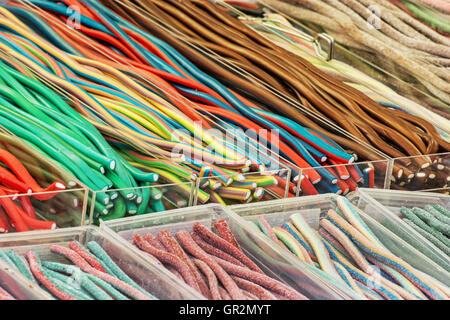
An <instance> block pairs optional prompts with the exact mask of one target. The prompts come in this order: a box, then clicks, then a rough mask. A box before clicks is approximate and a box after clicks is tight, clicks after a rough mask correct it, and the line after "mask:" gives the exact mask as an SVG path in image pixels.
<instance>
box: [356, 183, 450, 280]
mask: <svg viewBox="0 0 450 320" xmlns="http://www.w3.org/2000/svg"><path fill="white" fill-rule="evenodd" d="M349 199H350V200H351V201H352V202H353V203H354V204H355V205H356V206H357V207H358V208H360V209H361V210H363V211H364V212H365V213H367V214H368V215H370V216H371V217H372V218H374V219H375V220H377V221H378V222H379V223H381V224H382V225H384V226H385V227H386V228H388V229H389V230H390V231H392V232H393V233H395V234H396V235H398V236H399V237H401V238H402V239H403V240H405V241H406V242H408V243H409V244H410V245H412V246H413V247H414V248H416V249H417V250H419V251H420V252H421V253H423V254H424V255H425V256H427V257H428V258H430V259H431V260H433V261H434V262H435V263H437V264H438V265H440V266H441V267H442V268H444V269H445V270H447V271H448V272H450V258H449V257H448V256H447V255H446V254H445V253H443V252H442V251H441V250H440V249H439V248H437V247H436V246H435V245H434V244H432V243H431V242H429V241H428V240H427V239H425V238H424V237H423V236H422V235H421V234H420V233H418V232H417V231H416V230H414V229H413V228H412V227H411V226H409V225H408V224H407V223H405V222H403V221H402V219H401V213H400V209H401V207H406V208H408V209H410V208H413V207H419V208H423V207H425V206H426V205H429V204H430V205H432V204H440V205H442V206H443V207H444V208H447V209H450V196H446V195H441V194H434V193H431V192H405V191H394V190H371V189H359V190H358V191H357V192H355V193H354V194H352V195H350V196H349Z"/></svg>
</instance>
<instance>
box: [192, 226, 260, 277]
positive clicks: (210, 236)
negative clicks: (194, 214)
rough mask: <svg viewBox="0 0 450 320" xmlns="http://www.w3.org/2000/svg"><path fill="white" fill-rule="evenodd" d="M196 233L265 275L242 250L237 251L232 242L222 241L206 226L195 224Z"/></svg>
mask: <svg viewBox="0 0 450 320" xmlns="http://www.w3.org/2000/svg"><path fill="white" fill-rule="evenodd" d="M194 232H196V233H197V234H198V235H199V236H200V237H201V238H202V239H203V240H205V241H206V242H207V243H209V244H211V245H213V246H215V247H217V248H219V249H222V250H223V251H225V252H226V253H229V254H231V255H232V256H233V257H235V258H236V259H238V260H239V261H241V262H242V263H243V264H245V265H246V266H247V267H249V268H250V269H252V270H254V271H256V272H259V273H263V272H262V271H261V269H260V268H259V267H258V266H257V265H256V264H255V263H254V262H253V261H252V260H250V259H249V258H248V257H247V256H246V255H245V254H244V253H242V251H241V250H240V249H237V248H236V247H235V246H234V245H232V244H231V243H230V242H228V241H226V240H224V239H222V238H221V237H219V236H217V235H216V234H215V233H214V232H212V231H210V230H208V228H206V227H205V226H204V225H202V224H201V223H199V222H196V223H195V224H194Z"/></svg>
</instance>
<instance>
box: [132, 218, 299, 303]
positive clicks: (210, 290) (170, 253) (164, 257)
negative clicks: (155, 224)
mask: <svg viewBox="0 0 450 320" xmlns="http://www.w3.org/2000/svg"><path fill="white" fill-rule="evenodd" d="M214 226H215V229H216V231H217V232H218V235H216V234H215V233H213V232H212V231H210V230H208V229H207V228H206V227H204V226H203V225H201V224H199V223H195V224H194V228H193V233H192V234H189V233H188V232H184V231H183V232H178V233H176V234H175V235H174V236H175V237H174V236H172V235H171V234H170V232H169V231H167V230H165V231H160V232H159V233H158V234H157V237H155V236H153V235H151V234H146V235H144V236H140V235H138V234H135V235H134V238H133V242H134V244H135V245H136V246H137V247H138V248H140V249H141V250H143V251H145V252H147V253H148V254H149V255H151V256H152V257H153V258H155V259H157V260H159V261H160V262H161V263H163V265H164V266H165V267H166V268H168V269H169V270H172V271H173V268H175V270H176V272H177V273H179V274H181V275H182V276H181V278H180V279H181V280H183V281H184V282H186V283H187V284H188V285H190V286H191V287H193V288H194V289H196V290H197V291H199V292H201V293H202V294H203V295H204V296H205V297H207V298H209V299H214V300H223V299H233V300H234V299H245V298H249V299H256V298H257V299H264V300H269V299H278V297H282V298H284V299H304V297H303V296H302V295H300V294H298V293H297V292H296V291H294V290H293V289H291V288H290V287H288V286H286V285H284V284H282V283H281V282H279V281H277V280H275V279H272V278H270V277H268V276H266V275H265V274H264V273H263V272H262V271H260V269H259V268H258V267H257V266H256V265H254V263H253V262H252V261H251V260H250V259H249V258H248V257H247V256H246V255H245V254H244V253H243V252H242V251H241V249H240V247H239V245H238V243H237V241H236V239H235V238H234V236H233V234H232V232H231V230H230V228H229V226H228V225H227V223H226V222H225V220H217V221H216V222H215V223H214ZM252 268H253V269H252ZM200 279H201V281H199V280H200ZM205 279H206V281H205ZM202 288H203V289H202ZM244 297H245V298H244Z"/></svg>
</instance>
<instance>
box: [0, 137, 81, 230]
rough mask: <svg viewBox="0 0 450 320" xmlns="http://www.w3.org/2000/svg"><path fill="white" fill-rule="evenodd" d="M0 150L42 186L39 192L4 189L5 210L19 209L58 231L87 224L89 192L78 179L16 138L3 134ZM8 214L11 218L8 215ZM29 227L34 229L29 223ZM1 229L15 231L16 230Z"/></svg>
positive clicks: (2, 197) (0, 198)
mask: <svg viewBox="0 0 450 320" xmlns="http://www.w3.org/2000/svg"><path fill="white" fill-rule="evenodd" d="M0 148H1V149H4V150H6V151H7V152H9V153H10V154H11V155H13V156H14V157H15V158H16V159H17V160H19V161H20V163H21V164H22V165H23V166H24V167H25V169H26V170H27V171H28V173H29V174H30V175H31V176H32V177H33V179H34V181H35V183H36V184H37V185H39V186H40V188H39V189H37V188H36V187H34V189H31V187H30V188H29V189H28V190H15V189H12V188H2V190H3V192H2V194H0V201H1V202H2V203H3V202H4V203H3V206H4V205H7V206H8V205H9V206H20V207H21V208H22V209H24V211H25V212H27V213H30V215H32V216H33V215H36V218H37V219H38V220H48V221H53V222H55V224H56V227H58V228H65V227H77V226H82V225H84V224H85V220H86V219H85V215H86V210H87V197H88V191H87V188H86V187H85V186H84V185H83V184H82V183H81V182H80V181H79V180H78V179H77V178H75V177H74V176H73V175H72V174H70V173H68V172H67V171H65V170H64V169H63V168H62V167H61V166H60V165H59V164H58V163H56V162H55V161H53V160H52V159H49V158H48V157H46V156H44V155H43V154H42V153H41V152H39V151H37V150H36V149H34V148H33V147H32V146H31V145H29V144H28V143H26V142H25V141H23V140H21V139H19V138H17V137H15V136H12V135H8V134H6V133H3V132H0ZM5 168H8V167H7V166H6V167H5ZM25 185H27V184H25ZM49 186H51V188H49ZM27 187H29V186H28V185H27ZM32 211H34V212H32ZM5 213H6V214H8V212H7V211H5ZM8 215H9V214H8ZM27 225H28V226H29V227H30V229H32V228H31V226H30V224H29V223H27ZM7 227H8V226H7ZM1 228H2V229H9V232H14V231H15V229H14V227H13V226H9V227H8V228H5V226H2V227H1ZM7 231H8V230H7ZM3 232H4V231H3Z"/></svg>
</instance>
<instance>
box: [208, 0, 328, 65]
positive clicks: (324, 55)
mask: <svg viewBox="0 0 450 320" xmlns="http://www.w3.org/2000/svg"><path fill="white" fill-rule="evenodd" d="M216 2H218V3H220V4H223V2H222V1H216ZM226 6H227V7H229V5H226ZM234 10H235V11H239V10H237V9H234ZM238 19H239V20H246V21H253V22H261V24H262V25H264V26H266V27H267V28H271V29H275V30H278V31H282V32H285V33H287V34H290V35H293V36H296V37H299V38H301V39H303V40H304V41H307V42H310V43H312V45H313V47H314V51H315V53H316V55H317V56H318V57H319V58H320V59H322V60H325V61H331V60H333V59H334V38H333V37H332V36H330V35H329V34H327V33H319V34H317V35H316V36H314V37H313V36H311V35H309V34H307V33H304V32H301V31H300V30H298V29H296V28H294V27H292V26H291V25H288V24H286V23H285V22H284V21H282V20H279V19H274V18H268V17H267V16H266V17H264V18H256V17H250V16H248V15H246V14H244V13H242V12H241V14H240V15H239V16H238ZM274 23H277V24H281V25H282V26H283V27H278V26H276V25H274ZM324 42H325V43H326V45H327V47H326V48H323V47H322V44H323V43H324Z"/></svg>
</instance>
